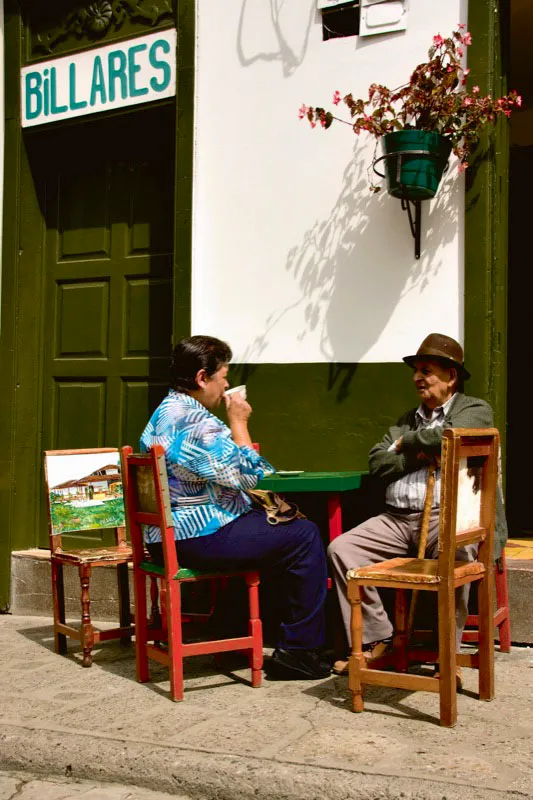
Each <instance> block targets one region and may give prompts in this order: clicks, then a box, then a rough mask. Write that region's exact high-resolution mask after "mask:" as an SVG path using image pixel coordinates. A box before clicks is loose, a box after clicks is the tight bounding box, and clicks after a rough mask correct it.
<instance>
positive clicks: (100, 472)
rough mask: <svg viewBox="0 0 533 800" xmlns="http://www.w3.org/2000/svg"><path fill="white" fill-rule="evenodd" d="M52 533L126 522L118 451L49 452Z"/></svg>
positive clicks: (47, 454)
mask: <svg viewBox="0 0 533 800" xmlns="http://www.w3.org/2000/svg"><path fill="white" fill-rule="evenodd" d="M45 469H46V475H47V485H48V500H49V508H50V522H51V525H52V532H53V533H54V534H57V533H65V532H68V531H80V530H88V529H95V528H96V529H101V528H111V527H117V526H122V525H124V524H125V523H124V501H123V492H122V480H121V476H120V459H119V454H118V451H116V452H111V453H110V452H109V451H108V450H106V451H104V452H94V451H92V452H81V453H65V454H60V453H52V452H50V453H46V454H45Z"/></svg>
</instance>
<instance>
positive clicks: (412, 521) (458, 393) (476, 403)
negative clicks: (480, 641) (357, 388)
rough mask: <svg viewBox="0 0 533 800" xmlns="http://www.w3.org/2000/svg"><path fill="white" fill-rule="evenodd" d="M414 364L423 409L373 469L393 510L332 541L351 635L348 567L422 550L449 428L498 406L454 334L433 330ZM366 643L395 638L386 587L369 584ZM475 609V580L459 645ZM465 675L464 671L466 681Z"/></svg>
mask: <svg viewBox="0 0 533 800" xmlns="http://www.w3.org/2000/svg"><path fill="white" fill-rule="evenodd" d="M403 360H404V361H405V362H406V364H408V365H409V366H410V367H412V369H413V380H414V384H415V388H416V392H417V394H418V397H419V399H420V405H419V406H418V408H413V409H411V410H410V411H408V412H407V413H406V414H404V415H403V416H402V417H401V418H400V419H399V420H398V422H397V423H396V425H393V426H392V427H391V428H389V430H388V432H387V433H386V434H385V436H384V437H383V439H382V440H381V442H379V443H378V444H376V445H375V446H374V447H373V448H372V450H371V451H370V456H369V462H370V472H371V474H372V475H377V476H378V477H379V478H381V479H382V480H383V481H384V483H385V486H386V493H385V502H386V510H385V513H383V514H379V516H377V517H372V518H371V519H369V520H367V521H366V522H363V523H362V524H361V525H358V526H357V527H356V528H354V529H353V530H351V531H348V532H347V533H344V534H343V535H342V536H339V537H338V538H337V539H335V540H334V541H333V542H332V543H331V544H330V546H329V550H328V556H329V559H330V562H331V566H332V572H333V576H334V580H335V586H336V589H337V594H338V597H339V603H340V607H341V612H342V616H343V621H344V625H345V628H346V635H347V640H348V642H350V603H349V602H348V599H347V596H346V572H347V570H349V569H351V568H357V567H364V566H366V565H368V564H375V563H377V562H379V561H385V560H386V559H389V558H395V557H397V556H407V555H409V554H411V553H416V552H417V549H418V539H419V535H420V527H421V518H422V510H423V507H424V499H425V493H426V485H427V478H428V466H429V463H430V461H431V460H432V459H435V457H438V456H440V451H441V441H442V431H443V429H444V428H489V427H492V425H493V421H492V409H491V407H490V406H489V404H488V403H486V402H485V401H484V400H478V399H477V398H475V397H467V396H466V395H465V394H464V391H463V388H464V381H465V380H466V379H467V378H469V377H470V375H469V373H468V371H467V370H466V369H465V366H464V358H463V350H462V348H461V345H460V344H459V343H458V342H456V341H455V340H454V339H451V338H450V337H449V336H444V335H443V334H440V333H431V334H430V335H429V336H427V337H426V338H425V339H424V341H423V342H422V344H421V345H420V347H419V348H418V351H417V353H416V354H415V355H413V356H406V357H405V358H404V359H403ZM439 501H440V470H439V469H437V470H436V481H435V488H434V494H433V504H432V510H431V517H430V523H429V535H428V542H427V548H426V556H427V557H429V558H436V557H437V552H438V532H439ZM495 538H496V553H495V555H496V557H498V556H499V554H500V552H501V548H502V546H503V544H504V543H505V540H506V538H507V525H506V522H505V516H504V513H503V505H502V500H501V497H498V504H497V513H496V537H495ZM476 553H477V545H468V546H466V547H463V548H460V549H458V550H457V556H456V557H457V560H461V561H463V560H464V561H472V560H474V559H475V557H476ZM362 609H363V636H364V650H365V651H366V653H367V657H368V658H369V659H372V658H376V657H377V656H379V655H381V654H383V653H384V652H385V650H386V649H387V646H388V644H389V643H390V641H391V637H392V632H393V628H392V625H391V622H390V620H389V618H388V616H387V614H386V612H385V609H384V608H383V604H382V602H381V599H380V596H379V594H378V591H377V590H376V589H375V588H371V587H365V590H364V596H363V603H362ZM467 614H468V586H465V587H463V588H461V589H459V590H458V591H457V596H456V643H457V649H459V647H460V644H461V637H462V632H463V628H464V625H465V621H466V617H467ZM347 667H348V660H347V658H342V659H340V660H338V661H336V662H335V664H334V665H333V672H335V673H337V674H343V673H346V672H347ZM459 682H460V676H459V675H458V683H459Z"/></svg>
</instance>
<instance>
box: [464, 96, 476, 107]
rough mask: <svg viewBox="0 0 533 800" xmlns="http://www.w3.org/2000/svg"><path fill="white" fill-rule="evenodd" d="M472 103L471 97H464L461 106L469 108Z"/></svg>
mask: <svg viewBox="0 0 533 800" xmlns="http://www.w3.org/2000/svg"><path fill="white" fill-rule="evenodd" d="M473 102H474V101H473V100H472V98H471V97H465V99H464V100H463V105H464V106H471V105H472V103H473Z"/></svg>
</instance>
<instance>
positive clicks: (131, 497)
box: [122, 444, 179, 579]
mask: <svg viewBox="0 0 533 800" xmlns="http://www.w3.org/2000/svg"><path fill="white" fill-rule="evenodd" d="M122 472H123V476H124V494H125V497H126V521H127V526H128V530H129V534H130V538H131V546H132V550H133V564H134V566H138V565H139V564H140V563H141V562H142V561H144V560H145V549H144V536H143V530H144V526H146V525H155V526H156V527H157V528H159V530H160V531H161V544H162V547H163V557H164V561H165V575H166V576H167V578H168V579H171V578H172V577H173V576H174V575H176V573H177V571H178V569H179V565H178V558H177V555H176V545H175V541H174V525H173V521H172V512H171V509H170V493H169V488H168V477H167V468H166V461H165V451H164V449H163V447H162V446H161V445H160V444H155V445H152V447H151V448H150V450H149V452H148V453H134V452H133V451H132V448H131V447H123V448H122Z"/></svg>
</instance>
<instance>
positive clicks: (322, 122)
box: [320, 114, 326, 128]
mask: <svg viewBox="0 0 533 800" xmlns="http://www.w3.org/2000/svg"><path fill="white" fill-rule="evenodd" d="M320 124H321V125H322V127H323V128H325V127H326V117H325V116H324V115H323V114H321V115H320Z"/></svg>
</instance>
